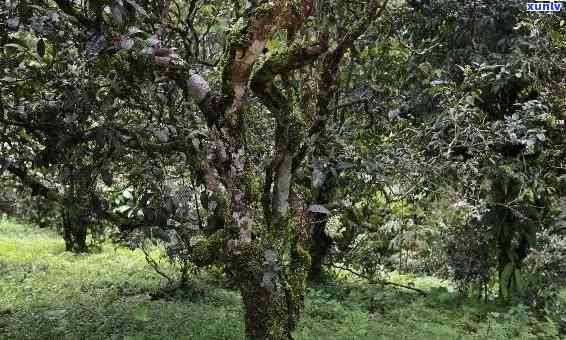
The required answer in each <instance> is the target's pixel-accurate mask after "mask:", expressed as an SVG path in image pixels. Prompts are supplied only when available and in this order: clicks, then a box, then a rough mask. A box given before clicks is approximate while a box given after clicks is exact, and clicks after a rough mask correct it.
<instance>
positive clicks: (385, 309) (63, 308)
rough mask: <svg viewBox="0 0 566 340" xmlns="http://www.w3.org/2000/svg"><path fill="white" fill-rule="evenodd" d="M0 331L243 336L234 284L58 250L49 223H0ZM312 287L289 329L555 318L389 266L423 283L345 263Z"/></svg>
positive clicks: (408, 333)
mask: <svg viewBox="0 0 566 340" xmlns="http://www.w3.org/2000/svg"><path fill="white" fill-rule="evenodd" d="M0 254H2V259H1V262H0V306H1V307H0V338H1V339H6V340H8V339H13V340H18V339H195V340H200V339H202V340H205V339H245V336H244V335H245V334H244V325H243V323H242V304H241V300H240V298H239V296H238V292H237V291H236V290H234V289H230V288H226V287H223V285H222V284H221V282H220V281H218V280H216V279H215V277H214V275H213V274H210V273H209V274H203V275H201V276H200V277H199V278H198V279H195V280H194V281H193V282H191V286H190V288H187V289H185V290H178V291H169V292H168V293H164V291H166V290H165V289H166V288H167V285H166V284H165V281H164V280H163V279H162V278H161V277H160V276H159V275H157V274H155V272H154V271H152V270H151V269H150V268H148V267H147V263H146V262H145V260H144V257H143V255H142V254H141V253H140V252H135V253H132V252H130V251H128V250H126V249H120V248H115V247H114V246H112V245H111V244H105V245H103V247H102V249H101V251H99V252H95V253H92V254H82V255H81V254H72V253H69V252H65V245H64V242H63V241H62V240H61V239H60V237H59V236H58V235H57V234H56V233H54V232H52V231H40V232H38V231H37V230H36V228H34V227H33V226H26V225H22V224H18V223H14V222H8V221H3V222H1V224H0ZM339 276H340V278H339V279H337V280H336V281H335V282H332V283H328V284H324V285H317V286H314V287H311V288H310V289H309V293H308V295H307V301H306V309H305V316H304V318H303V320H302V321H301V322H300V323H299V325H298V327H297V330H296V331H295V333H294V335H295V338H296V339H304V340H306V339H414V338H417V337H418V338H422V339H556V334H557V333H556V323H555V322H553V321H551V320H546V319H544V318H542V319H539V318H537V317H536V316H535V315H532V314H531V313H530V312H529V310H528V308H527V307H526V306H524V305H517V306H513V307H509V306H501V305H498V304H496V303H491V304H484V303H481V302H478V301H477V300H475V299H462V298H461V297H459V296H458V295H457V294H456V292H455V291H454V289H453V288H445V287H446V283H445V282H441V281H439V280H438V279H435V278H431V277H421V278H415V277H414V276H411V275H393V276H392V280H394V281H395V282H398V283H405V284H409V283H411V284H414V285H415V286H416V287H418V288H421V289H424V290H426V291H427V292H429V295H428V296H426V297H424V296H421V295H420V294H418V293H415V292H411V291H406V290H400V289H396V288H393V287H385V288H383V287H380V286H376V285H368V284H367V283H365V282H363V281H360V280H358V279H356V278H354V277H352V276H350V275H347V274H346V273H342V274H341V275H339Z"/></svg>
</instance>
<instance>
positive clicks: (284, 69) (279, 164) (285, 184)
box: [251, 39, 328, 225]
mask: <svg viewBox="0 0 566 340" xmlns="http://www.w3.org/2000/svg"><path fill="white" fill-rule="evenodd" d="M327 47H328V46H327V44H326V40H325V39H323V41H322V42H321V43H320V44H316V45H308V46H304V45H303V44H294V45H292V46H291V47H289V48H288V49H286V50H285V51H283V52H279V53H275V54H273V55H272V56H270V57H269V58H268V59H267V60H266V61H265V62H264V63H263V65H262V67H261V68H260V69H259V70H258V71H257V72H256V73H255V74H254V76H253V78H252V81H251V87H252V90H253V91H254V92H255V94H256V95H257V96H258V97H259V98H260V100H261V101H262V103H263V104H264V105H265V106H266V107H267V108H268V109H269V110H270V111H271V112H272V113H273V114H274V115H275V117H276V120H277V131H276V133H275V157H274V160H273V162H272V165H271V167H272V168H271V169H270V171H269V172H268V175H269V176H271V175H273V176H274V181H273V182H274V190H273V196H272V199H270V203H271V211H269V209H268V207H267V206H266V205H265V204H264V213H265V214H266V216H269V220H271V216H272V215H273V217H274V224H275V225H277V224H278V222H277V219H279V218H281V217H282V216H285V215H286V213H287V211H288V208H289V204H288V201H289V189H290V185H291V177H292V174H291V169H292V160H293V158H292V153H293V152H294V148H295V147H296V146H295V142H296V140H295V139H294V138H293V137H294V135H296V133H294V132H293V131H292V130H293V129H295V128H296V126H295V124H293V121H292V117H291V115H292V107H291V104H290V100H289V98H287V97H286V96H285V95H284V94H283V91H282V90H281V89H279V88H278V87H277V85H276V84H275V76H276V75H287V74H288V73H290V72H292V71H293V70H296V69H298V68H300V67H302V66H304V65H307V64H308V63H310V62H312V61H314V60H316V58H317V57H318V56H320V55H321V54H322V53H323V52H325V51H326V50H327ZM271 182H272V178H271V177H269V178H266V183H270V184H271ZM267 189H268V190H269V188H267ZM267 194H268V192H266V191H265V190H264V203H265V202H267V201H266V199H265V197H266V195H267Z"/></svg>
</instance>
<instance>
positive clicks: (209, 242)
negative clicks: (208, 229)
mask: <svg viewBox="0 0 566 340" xmlns="http://www.w3.org/2000/svg"><path fill="white" fill-rule="evenodd" d="M232 236H233V235H232V234H231V233H230V231H229V230H228V229H220V230H218V231H216V232H215V233H213V234H211V235H208V236H207V237H206V238H204V239H202V240H200V241H199V242H197V244H195V246H194V247H193V249H192V255H191V261H193V263H194V264H195V265H197V266H200V267H206V266H210V265H214V264H219V265H224V264H225V263H226V258H227V257H226V249H227V248H226V244H227V243H228V240H229V239H230V238H231V237H232Z"/></svg>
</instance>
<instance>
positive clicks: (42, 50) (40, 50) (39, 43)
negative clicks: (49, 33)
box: [37, 39, 45, 57]
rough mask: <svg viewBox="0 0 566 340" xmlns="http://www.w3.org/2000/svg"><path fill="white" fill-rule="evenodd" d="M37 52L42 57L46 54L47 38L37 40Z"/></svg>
mask: <svg viewBox="0 0 566 340" xmlns="http://www.w3.org/2000/svg"><path fill="white" fill-rule="evenodd" d="M37 54H39V56H40V57H43V56H44V55H45V40H43V39H39V40H38V41H37Z"/></svg>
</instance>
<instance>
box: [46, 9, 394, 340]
mask: <svg viewBox="0 0 566 340" xmlns="http://www.w3.org/2000/svg"><path fill="white" fill-rule="evenodd" d="M56 2H57V4H58V5H59V7H60V8H61V9H62V10H63V11H64V12H65V13H67V14H68V15H70V16H72V17H74V18H75V19H77V24H81V25H83V26H86V27H90V26H93V25H96V24H97V22H95V21H94V20H92V19H89V18H88V17H86V16H85V15H84V14H82V13H78V12H77V10H76V9H75V8H74V7H73V6H70V5H69V4H67V3H66V2H64V1H56ZM385 3H386V1H378V0H372V1H370V2H369V4H368V5H367V7H366V10H367V12H368V13H369V14H367V15H366V16H364V17H363V18H362V19H360V20H359V21H358V22H357V23H356V24H355V25H353V26H352V27H351V30H346V32H345V33H344V34H342V35H341V36H340V37H338V38H337V41H336V47H335V48H334V49H332V50H331V51H328V42H327V39H328V34H320V36H319V38H318V41H316V42H314V43H313V42H310V41H308V39H307V42H298V41H299V39H296V38H295V35H296V32H298V29H299V28H300V26H301V25H302V24H303V22H304V21H305V19H306V18H308V17H309V16H311V14H312V12H313V9H314V0H275V1H270V2H261V3H260V2H257V1H252V2H250V7H249V8H247V9H246V10H245V15H244V17H243V18H241V20H238V22H237V23H236V24H235V25H234V26H233V27H232V28H231V29H230V30H229V31H228V35H227V39H226V45H225V48H224V54H223V58H222V61H221V62H220V64H219V65H220V66H219V67H220V68H221V69H220V73H221V77H222V82H221V88H220V89H219V91H215V90H213V89H212V88H211V86H209V84H208V82H207V81H206V80H205V79H204V78H203V77H201V76H200V75H199V74H190V76H189V77H188V79H187V75H188V73H189V72H190V71H189V67H188V63H186V62H184V61H179V58H178V57H175V58H173V57H172V56H167V55H165V56H164V55H162V54H160V55H157V54H154V55H153V56H150V60H151V61H152V62H153V64H154V66H155V68H156V69H157V70H158V69H159V68H161V70H163V71H164V72H163V73H164V74H165V75H166V76H167V77H170V78H171V79H173V80H175V81H176V82H177V84H178V85H180V86H181V87H182V88H183V90H184V93H185V95H186V96H189V97H191V98H192V99H194V100H195V101H196V102H197V103H198V105H199V108H200V110H201V111H202V115H203V116H204V117H205V118H206V122H207V125H208V134H207V140H206V146H205V148H202V149H201V148H195V147H194V146H193V143H191V139H190V138H187V141H188V143H186V146H185V147H186V154H187V158H188V162H189V164H190V166H191V170H192V173H193V175H194V177H195V179H196V182H197V184H199V185H202V186H203V187H204V188H206V192H205V195H204V196H205V197H204V200H205V201H207V208H208V209H207V210H208V215H209V216H211V217H213V218H210V219H209V221H208V222H209V223H210V224H209V225H208V226H206V227H204V228H203V229H204V230H203V233H204V234H205V236H206V237H205V238H204V240H202V241H201V242H199V243H198V244H197V245H195V247H194V248H195V251H194V252H195V262H196V264H197V265H207V264H211V263H216V264H219V265H224V266H226V267H228V268H229V270H230V272H232V273H233V274H234V280H235V281H236V282H237V284H238V285H239V288H240V291H241V294H242V298H243V302H244V307H245V315H246V318H245V321H246V334H247V336H248V337H249V338H252V339H290V338H291V333H292V331H293V329H294V327H295V325H296V322H297V321H298V319H299V317H300V314H301V311H302V309H303V305H304V296H305V292H306V278H307V274H308V269H309V267H310V255H309V253H308V251H305V250H304V247H303V243H304V240H301V239H300V237H299V236H298V234H299V233H298V232H297V230H296V226H295V225H294V224H293V218H292V214H293V212H292V211H291V209H290V208H289V195H290V192H291V190H292V185H293V183H294V175H295V171H296V170H297V169H298V168H299V167H300V165H301V164H302V163H303V161H304V159H305V158H306V157H307V155H308V154H310V153H311V152H312V150H313V148H314V147H316V145H317V144H316V140H317V138H318V136H319V135H320V134H322V133H323V131H324V129H325V121H326V119H327V118H328V117H327V115H328V109H327V107H328V103H329V101H328V98H327V96H328V95H329V91H333V90H335V86H336V77H337V74H338V73H339V72H338V71H339V65H340V62H341V59H342V56H343V55H344V53H345V51H346V50H348V49H349V48H350V47H351V46H352V44H353V42H354V41H355V40H356V39H357V38H358V37H359V36H360V35H361V34H362V33H363V32H364V31H365V29H366V28H367V27H368V26H369V25H370V23H371V22H373V21H374V20H375V19H376V18H377V17H378V16H379V14H380V13H381V10H382V9H383V7H384V6H385ZM237 12H239V10H238V11H237ZM282 31H286V32H287V36H288V42H287V47H286V48H281V49H280V50H278V51H276V52H274V53H269V54H268V55H267V58H265V59H264V61H263V63H262V64H261V65H257V67H256V64H257V62H258V61H259V60H260V57H262V56H263V52H264V49H265V46H266V43H267V41H268V40H269V39H270V38H271V37H273V36H274V35H275V34H277V33H282ZM159 50H160V51H162V50H166V49H159ZM321 56H323V59H322V60H323V64H322V65H321V69H322V70H324V72H323V74H322V75H320V77H321V82H322V83H324V82H327V81H328V80H331V81H330V82H329V84H330V85H329V86H331V88H328V87H327V86H326V85H325V87H324V89H323V91H320V93H319V98H318V101H319V103H318V104H319V107H320V108H319V109H317V112H316V113H312V114H311V115H312V116H315V122H314V124H313V125H312V126H311V127H307V126H305V122H304V121H302V119H301V117H300V114H298V113H297V111H298V110H297V109H296V108H295V105H294V102H295V101H294V100H293V99H294V98H290V97H289V96H288V92H286V91H284V90H282V89H281V88H280V87H279V86H278V84H279V82H280V81H279V79H288V78H289V77H291V76H292V73H293V72H294V71H295V70H298V69H300V68H302V67H304V66H305V65H307V64H309V63H313V62H314V61H316V60H317V59H319V57H321ZM262 58H263V57H262ZM132 62H137V61H136V60H134V61H132ZM144 62H147V60H145V59H144V61H141V62H140V63H139V64H140V65H144ZM143 69H146V67H143ZM143 69H142V68H140V72H143ZM250 87H251V90H252V91H253V93H254V94H255V95H256V96H257V97H258V98H259V99H260V101H261V103H262V104H263V105H264V106H265V107H266V108H267V109H268V110H269V112H270V114H271V115H272V118H274V121H275V126H276V131H275V141H274V147H273V152H272V156H271V160H270V161H268V162H266V164H269V165H267V167H266V171H265V174H261V173H258V172H257V171H256V170H255V168H254V166H253V164H252V163H251V161H250V160H249V159H250V158H249V157H248V154H249V151H248V145H247V138H246V136H247V133H248V132H247V128H246V119H247V116H248V110H247V100H248V98H249V97H250ZM197 149H198V150H197ZM258 178H262V179H264V185H263V193H261V192H260V190H259V189H258V188H257V185H255V183H256V180H257V179H258ZM258 206H262V207H263V215H264V216H257V215H258V213H257V211H256V209H255V207H258Z"/></svg>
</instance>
